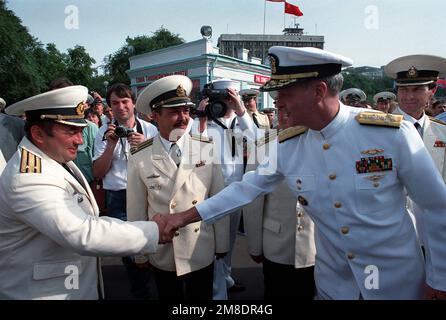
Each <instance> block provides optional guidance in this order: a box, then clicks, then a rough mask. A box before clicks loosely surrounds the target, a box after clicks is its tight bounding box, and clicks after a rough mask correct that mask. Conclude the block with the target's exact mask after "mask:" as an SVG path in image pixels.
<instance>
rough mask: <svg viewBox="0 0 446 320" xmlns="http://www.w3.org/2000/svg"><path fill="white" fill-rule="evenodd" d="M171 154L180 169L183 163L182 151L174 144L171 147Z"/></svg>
mask: <svg viewBox="0 0 446 320" xmlns="http://www.w3.org/2000/svg"><path fill="white" fill-rule="evenodd" d="M169 154H170V157H171V158H172V160H173V162H175V164H176V165H177V167H178V166H179V165H180V162H181V150H180V148H179V147H178V145H177V144H176V143H172V145H171V146H170V152H169Z"/></svg>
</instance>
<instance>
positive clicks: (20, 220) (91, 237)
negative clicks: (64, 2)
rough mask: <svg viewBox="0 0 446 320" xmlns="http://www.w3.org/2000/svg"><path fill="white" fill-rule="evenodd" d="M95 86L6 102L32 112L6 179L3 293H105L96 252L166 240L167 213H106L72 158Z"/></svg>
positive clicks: (1, 216) (0, 220) (0, 236)
mask: <svg viewBox="0 0 446 320" xmlns="http://www.w3.org/2000/svg"><path fill="white" fill-rule="evenodd" d="M87 92H88V90H87V88H85V87H82V86H73V87H66V88H62V89H57V90H54V91H50V92H46V93H43V94H40V95H37V96H34V97H31V98H28V99H26V100H23V101H21V102H18V103H16V104H14V105H11V106H10V107H8V108H7V109H6V112H7V113H8V114H11V115H21V114H23V113H25V114H26V119H27V120H26V137H24V138H23V140H22V141H21V143H20V145H19V147H18V151H17V152H16V153H15V155H14V156H13V157H12V158H11V160H10V161H9V162H8V164H7V166H6V168H5V170H4V171H3V174H2V176H1V182H0V230H1V232H0V299H19V300H20V299H97V298H98V297H100V296H102V294H103V288H102V277H101V271H100V269H101V266H100V261H99V259H98V258H96V257H95V256H122V255H129V254H131V255H133V254H137V253H140V254H145V253H154V252H155V251H156V249H157V246H158V240H160V241H161V240H163V239H162V238H159V237H158V233H159V228H158V226H159V225H160V224H162V220H159V219H158V220H156V221H157V222H156V223H155V222H152V221H150V222H147V221H139V222H123V221H121V220H118V219H113V218H108V217H101V218H99V216H98V215H99V211H98V207H97V204H96V201H95V199H94V196H93V193H92V191H91V189H90V187H89V185H88V183H87V181H86V179H85V177H84V176H83V175H82V173H81V171H80V170H79V169H78V168H77V167H76V165H75V164H74V163H73V162H72V160H73V159H74V158H75V157H76V153H77V148H78V146H79V145H81V144H82V130H83V129H84V128H85V126H86V122H85V120H84V119H83V117H84V110H83V109H84V102H85V101H86V99H87ZM157 225H158V226H157ZM160 229H161V230H162V228H160ZM70 275H72V276H73V277H76V278H75V279H74V278H72V279H70V278H69V276H70Z"/></svg>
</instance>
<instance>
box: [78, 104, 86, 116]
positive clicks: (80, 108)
mask: <svg viewBox="0 0 446 320" xmlns="http://www.w3.org/2000/svg"><path fill="white" fill-rule="evenodd" d="M84 111H85V104H84V103H83V102H79V103H78V104H77V106H76V113H77V114H78V115H84Z"/></svg>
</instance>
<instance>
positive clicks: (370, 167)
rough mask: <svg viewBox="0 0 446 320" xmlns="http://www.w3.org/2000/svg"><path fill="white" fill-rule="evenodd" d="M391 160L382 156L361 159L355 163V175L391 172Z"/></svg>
mask: <svg viewBox="0 0 446 320" xmlns="http://www.w3.org/2000/svg"><path fill="white" fill-rule="evenodd" d="M392 168H393V165H392V158H385V157H384V156H378V157H368V158H361V160H359V161H356V173H359V174H361V173H370V172H381V171H392Z"/></svg>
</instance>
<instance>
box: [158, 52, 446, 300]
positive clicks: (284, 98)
mask: <svg viewBox="0 0 446 320" xmlns="http://www.w3.org/2000/svg"><path fill="white" fill-rule="evenodd" d="M269 54H270V57H271V71H272V75H271V80H270V81H269V82H268V83H266V84H265V85H264V87H263V90H278V101H279V102H280V103H284V104H285V108H286V110H287V112H288V113H289V124H290V125H295V126H297V127H296V128H295V130H294V132H288V137H283V138H288V140H287V139H281V140H282V141H283V140H285V142H283V143H281V144H280V147H279V151H278V154H279V156H278V164H277V166H276V167H271V168H269V167H268V164H267V163H266V164H265V165H264V166H260V167H259V168H258V169H257V171H256V172H249V173H247V174H245V176H244V178H243V181H242V182H236V183H234V184H232V185H231V186H229V187H227V188H225V189H224V190H223V191H221V192H220V193H219V194H217V195H216V196H215V197H213V198H211V199H209V200H207V201H204V202H202V203H201V204H199V205H198V206H196V207H195V208H192V209H190V210H187V211H186V212H183V213H180V214H178V215H177V216H170V221H169V222H168V224H167V228H166V229H165V232H164V233H165V235H167V234H170V235H172V234H173V232H172V230H171V229H173V230H174V229H175V228H177V227H179V226H181V225H183V224H184V223H188V222H191V221H196V220H200V219H202V220H203V221H205V222H207V223H212V222H213V221H215V220H217V219H219V218H220V217H222V216H224V215H225V214H227V213H229V212H231V211H233V210H234V209H235V208H238V207H241V206H243V205H245V204H247V203H249V202H250V201H252V200H253V199H255V198H256V197H257V196H259V195H261V194H265V193H268V192H271V191H273V190H274V189H275V187H276V186H277V185H278V184H279V183H280V182H281V181H282V180H283V179H286V181H287V182H288V186H289V187H290V189H291V190H293V191H294V193H295V194H296V195H297V196H298V201H299V202H300V204H301V205H302V206H303V207H304V208H305V211H306V212H307V213H308V214H309V215H310V216H311V218H312V219H313V221H314V223H315V231H316V232H315V241H316V250H317V256H316V264H315V279H316V286H317V291H318V295H319V296H320V297H321V298H324V299H360V298H364V299H419V298H422V297H423V295H424V297H426V298H444V297H445V296H446V294H445V291H446V250H445V247H444V243H445V242H446V232H445V230H446V185H445V184H444V182H443V179H442V177H441V175H440V174H439V173H438V170H436V169H435V164H434V163H433V161H432V159H431V157H430V155H429V153H428V152H427V150H426V148H425V147H424V145H423V141H422V140H421V138H420V135H419V134H418V133H417V131H416V130H415V128H414V126H413V125H412V124H410V123H409V122H406V121H403V120H402V116H399V115H388V114H384V113H379V112H376V111H364V110H362V109H357V108H351V107H347V106H344V105H343V104H342V103H340V102H339V100H338V92H339V90H340V88H341V87H342V76H341V75H340V72H341V67H342V66H348V65H351V63H352V62H351V60H350V59H348V58H344V57H342V56H339V55H336V54H332V53H329V52H327V51H323V50H320V49H316V48H288V47H272V48H270V50H269ZM299 125H301V126H304V127H299ZM405 189H407V191H408V193H409V195H410V197H411V198H412V199H413V200H414V201H416V202H417V204H418V205H419V206H420V207H421V208H422V209H423V214H424V222H425V225H426V228H425V230H426V236H425V241H426V261H424V259H423V255H422V252H421V249H420V246H419V244H418V241H417V237H416V233H415V230H414V227H413V224H412V222H411V219H410V217H409V215H408V212H407V210H406V205H405V204H406V199H405V198H406V193H405Z"/></svg>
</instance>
